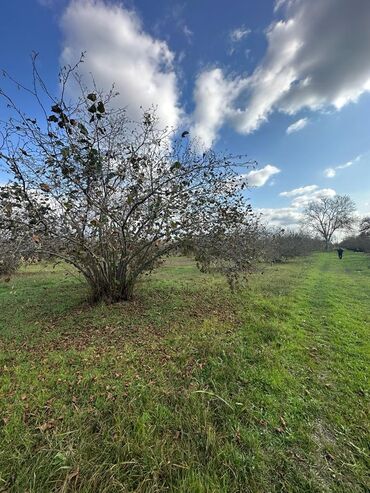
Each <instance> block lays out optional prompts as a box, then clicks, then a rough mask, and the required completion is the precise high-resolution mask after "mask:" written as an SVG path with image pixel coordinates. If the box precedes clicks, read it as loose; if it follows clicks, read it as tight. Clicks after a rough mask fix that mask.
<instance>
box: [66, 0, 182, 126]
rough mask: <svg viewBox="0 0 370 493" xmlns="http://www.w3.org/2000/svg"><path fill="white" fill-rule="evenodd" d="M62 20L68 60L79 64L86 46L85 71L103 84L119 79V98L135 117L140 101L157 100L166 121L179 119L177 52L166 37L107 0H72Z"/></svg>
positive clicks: (148, 103)
mask: <svg viewBox="0 0 370 493" xmlns="http://www.w3.org/2000/svg"><path fill="white" fill-rule="evenodd" d="M61 25H62V29H63V34H64V41H63V51H62V56H61V61H62V63H63V64H74V63H75V62H76V61H77V60H78V59H79V56H80V54H81V52H82V51H85V50H86V51H87V56H86V59H85V62H84V63H83V64H82V65H81V66H80V69H81V71H82V73H83V74H85V75H89V74H90V73H92V74H93V76H94V78H95V80H96V82H97V85H98V86H99V87H102V88H103V89H109V88H110V87H111V85H112V83H115V87H116V88H117V90H118V91H119V93H120V96H119V99H118V102H119V104H120V106H122V107H127V111H128V115H129V116H130V117H131V118H134V119H137V118H140V116H141V113H142V110H141V109H140V106H142V107H143V108H144V109H149V108H151V107H152V106H153V105H155V106H157V107H158V110H157V115H158V117H159V118H160V121H161V122H162V123H163V124H165V125H170V126H175V125H176V124H177V123H178V122H179V119H180V116H181V110H180V107H179V103H178V92H179V91H178V87H177V78H176V74H175V71H174V68H173V61H174V54H173V52H172V51H171V50H170V49H169V47H168V45H167V43H166V42H164V41H160V40H158V39H155V38H153V37H152V36H150V35H149V34H147V33H145V32H144V30H143V27H142V25H141V22H140V20H139V18H138V17H137V15H136V14H135V13H134V12H133V11H129V10H127V9H125V8H124V7H123V6H119V5H113V4H106V3H104V2H103V1H101V0H72V2H71V3H70V4H69V6H68V7H67V9H66V11H65V13H64V15H63V18H62V22H61Z"/></svg>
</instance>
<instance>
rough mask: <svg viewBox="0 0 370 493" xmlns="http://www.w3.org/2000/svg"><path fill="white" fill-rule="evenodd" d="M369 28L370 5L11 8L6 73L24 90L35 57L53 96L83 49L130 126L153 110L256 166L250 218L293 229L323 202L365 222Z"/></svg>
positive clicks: (27, 1)
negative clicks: (354, 212)
mask: <svg viewBox="0 0 370 493" xmlns="http://www.w3.org/2000/svg"><path fill="white" fill-rule="evenodd" d="M369 26H370V1H369V0H351V1H350V2H349V1H348V0H277V1H273V0H258V2H257V1H255V0H234V1H232V2H230V0H228V1H226V0H212V1H211V0H182V1H180V0H179V1H178V0H156V1H155V2H154V1H152V0H126V1H125V0H124V1H122V2H115V1H114V0H111V1H108V0H107V1H105V2H103V1H102V0H101V1H100V0H99V1H98V0H74V1H67V0H12V1H11V2H10V1H7V2H3V3H2V15H1V19H0V46H1V51H0V68H3V69H6V70H7V71H8V72H10V73H11V74H12V75H13V76H14V77H15V78H17V79H19V80H21V81H27V80H29V79H30V53H31V52H32V51H37V52H39V53H40V56H39V60H40V62H39V64H40V69H41V71H42V73H43V75H44V77H45V79H46V80H47V82H48V84H49V86H50V87H52V88H54V89H55V92H57V89H58V85H57V72H58V69H59V67H60V64H63V63H73V62H74V61H76V59H77V58H78V55H79V53H80V52H81V51H85V50H86V52H87V57H86V62H85V63H84V65H83V69H82V70H83V71H85V72H86V73H89V72H90V71H91V72H93V74H94V76H95V78H96V80H97V81H98V83H99V84H100V85H101V86H107V87H108V86H109V85H110V84H111V83H112V82H115V83H116V86H117V88H118V90H119V91H120V102H121V104H122V105H124V106H126V105H128V109H129V111H131V113H132V115H133V116H135V115H137V114H138V111H139V107H140V105H143V106H144V107H146V106H149V105H151V104H156V105H158V111H159V114H160V117H161V118H162V119H163V121H164V122H165V123H168V124H171V125H178V126H179V127H181V128H189V129H190V131H191V134H192V135H193V136H197V137H199V138H201V139H202V140H203V142H204V145H206V146H210V145H212V146H214V147H216V148H217V149H219V150H221V151H222V150H225V149H227V150H230V151H231V152H233V153H236V154H237V153H242V154H248V156H249V157H250V158H251V159H253V160H257V161H258V171H257V173H255V172H254V173H252V174H251V175H250V176H249V181H250V183H251V184H252V185H254V186H253V188H252V189H251V190H250V192H249V196H250V197H251V200H252V204H253V206H254V207H255V208H257V209H259V210H261V211H262V212H264V214H265V217H266V220H267V221H268V222H269V223H270V224H282V225H294V224H296V223H297V222H298V221H299V218H300V214H301V210H302V206H304V204H305V203H307V201H309V200H311V199H314V198H315V197H318V196H321V195H326V196H331V195H334V194H335V193H337V194H349V195H350V196H351V197H352V198H353V199H354V200H355V202H356V204H357V208H358V211H359V213H360V214H365V213H370V57H369V53H370V28H369ZM1 84H3V83H2V82H0V85H1ZM17 96H19V97H20V98H22V96H21V95H17ZM22 103H23V105H24V106H25V107H26V108H27V109H28V110H30V111H32V108H31V107H30V106H29V102H28V101H27V100H24V101H22ZM0 111H4V109H3V107H2V106H0ZM0 179H1V177H0Z"/></svg>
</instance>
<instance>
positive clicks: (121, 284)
mask: <svg viewBox="0 0 370 493" xmlns="http://www.w3.org/2000/svg"><path fill="white" fill-rule="evenodd" d="M89 284H90V288H91V298H92V301H93V302H94V303H97V302H100V301H102V302H104V303H108V304H111V303H117V302H119V301H129V300H131V299H132V298H133V294H134V284H135V283H134V282H133V281H131V280H126V279H124V280H122V279H121V280H116V279H112V281H111V282H107V280H106V279H104V281H102V280H101V279H94V282H93V283H92V282H91V281H89Z"/></svg>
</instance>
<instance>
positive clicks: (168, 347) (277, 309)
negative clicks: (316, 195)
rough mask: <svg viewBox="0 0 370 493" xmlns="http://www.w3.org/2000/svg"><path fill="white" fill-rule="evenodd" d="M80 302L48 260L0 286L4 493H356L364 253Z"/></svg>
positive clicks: (365, 424) (173, 279)
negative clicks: (243, 278)
mask: <svg viewBox="0 0 370 493" xmlns="http://www.w3.org/2000/svg"><path fill="white" fill-rule="evenodd" d="M84 297H86V293H85V292H84V289H83V288H82V287H81V281H79V280H78V279H76V278H75V277H73V276H71V275H70V274H67V273H66V271H65V270H64V269H63V268H62V267H61V266H59V267H56V268H53V267H52V266H50V265H41V266H40V265H38V266H31V267H29V268H27V269H26V270H24V271H22V272H20V273H19V274H18V275H17V276H16V277H14V278H13V279H12V280H11V281H10V282H9V283H4V282H1V283H0V492H26V491H27V492H28V493H31V492H32V493H43V492H45V493H46V492H47V493H49V492H77V491H78V492H89V493H90V492H91V493H108V492H109V493H113V492H114V493H116V492H148V493H149V492H150V493H154V492H166V491H168V492H180V493H206V492H207V493H208V492H209V493H216V492H225V493H234V492H240V493H248V492H251V493H268V492H269V493H270V492H328V493H329V492H343V493H356V492H365V491H368V489H367V488H369V486H370V484H369V482H368V478H367V472H368V470H369V467H368V466H369V464H368V463H367V456H368V442H369V416H368V414H367V411H368V409H369V406H368V404H369V400H368V395H369V387H368V375H369V332H370V330H369V329H370V257H369V256H366V255H364V254H351V253H349V252H345V256H344V259H343V261H339V260H338V259H337V258H336V254H335V253H328V254H325V253H322V254H315V255H313V256H312V257H309V258H305V259H300V260H296V261H291V262H289V263H287V264H282V265H277V266H276V265H275V266H271V267H266V268H265V270H264V273H263V274H261V273H260V274H256V275H254V276H253V278H252V279H251V281H250V284H249V287H248V289H246V290H244V291H243V292H241V293H237V294H231V293H230V292H229V291H228V288H227V286H226V284H225V282H224V281H223V280H222V279H220V278H219V277H212V276H207V275H204V274H201V273H199V272H198V271H197V270H196V268H195V266H194V265H193V264H192V263H191V261H189V260H187V259H184V258H172V259H171V260H170V261H168V262H167V264H166V265H165V266H163V267H162V268H161V269H160V270H159V271H158V272H157V273H156V274H155V275H154V276H153V277H152V278H151V279H150V280H148V281H147V282H145V283H142V284H141V286H140V287H139V289H138V292H137V296H136V298H135V301H134V302H132V303H121V304H117V305H113V306H104V305H98V306H94V307H89V306H88V305H87V304H86V303H85V302H84Z"/></svg>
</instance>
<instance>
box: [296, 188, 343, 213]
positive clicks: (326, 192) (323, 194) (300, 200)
mask: <svg viewBox="0 0 370 493" xmlns="http://www.w3.org/2000/svg"><path fill="white" fill-rule="evenodd" d="M334 195H336V192H335V190H333V189H332V188H320V189H319V190H315V191H314V192H309V193H303V194H301V195H298V196H297V197H295V198H294V199H293V200H292V204H291V205H292V207H297V208H302V207H306V205H307V204H309V203H310V202H314V201H316V200H319V199H322V198H329V197H334Z"/></svg>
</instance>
